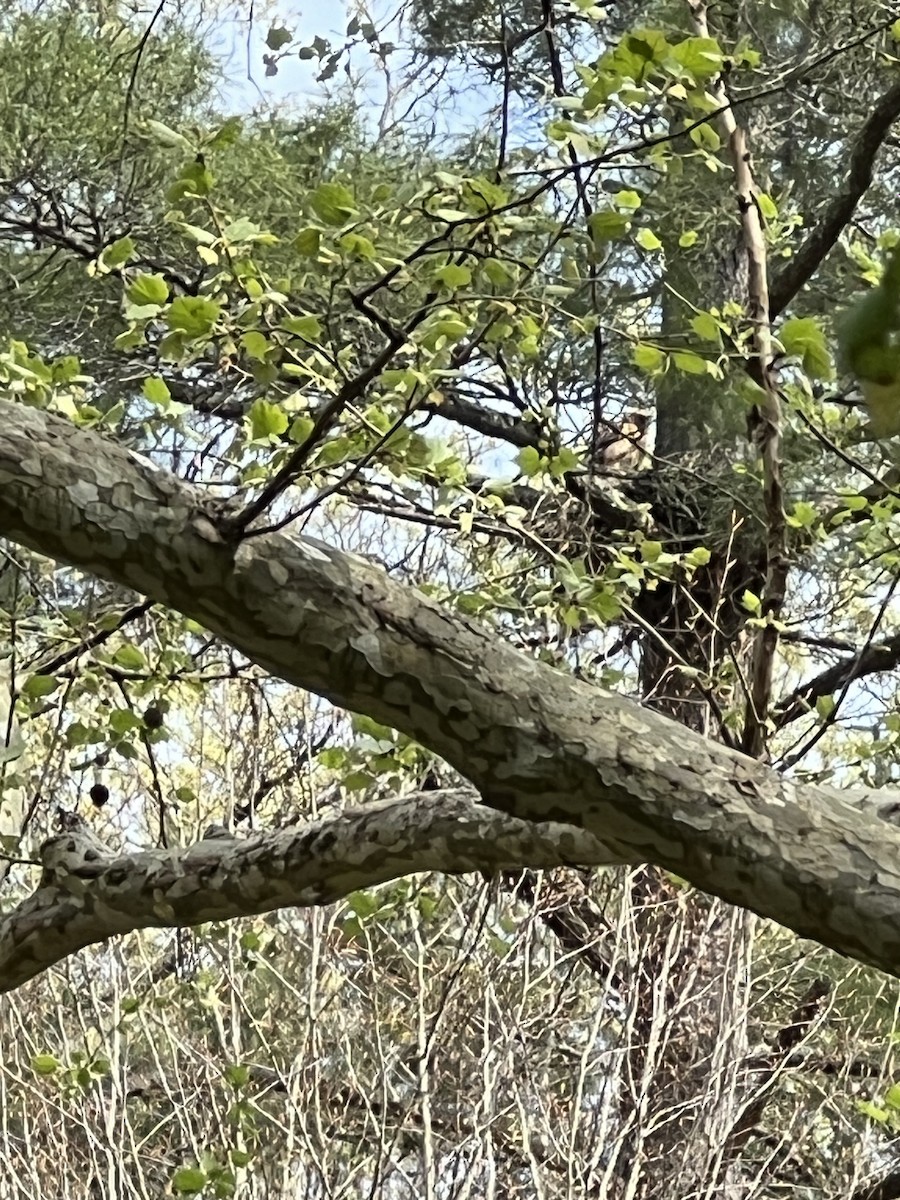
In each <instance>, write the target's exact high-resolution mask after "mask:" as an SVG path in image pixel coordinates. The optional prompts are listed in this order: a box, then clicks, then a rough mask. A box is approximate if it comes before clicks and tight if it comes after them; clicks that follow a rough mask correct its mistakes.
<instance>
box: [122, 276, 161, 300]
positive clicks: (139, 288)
mask: <svg viewBox="0 0 900 1200" xmlns="http://www.w3.org/2000/svg"><path fill="white" fill-rule="evenodd" d="M125 294H126V296H127V297H128V299H129V300H130V301H131V303H132V304H138V305H142V306H143V305H148V304H155V305H160V304H165V302H166V301H167V300H168V298H169V285H168V284H167V283H166V281H165V279H163V277H162V275H138V277H137V278H136V279H133V280H132V281H131V283H130V284H129V285H128V288H127V290H126V293H125Z"/></svg>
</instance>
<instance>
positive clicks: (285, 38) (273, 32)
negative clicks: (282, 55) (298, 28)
mask: <svg viewBox="0 0 900 1200" xmlns="http://www.w3.org/2000/svg"><path fill="white" fill-rule="evenodd" d="M293 36H294V35H293V34H292V33H291V32H290V30H288V29H285V27H284V26H283V25H273V26H272V28H271V29H270V30H269V32H268V33H267V34H266V45H267V46H268V48H269V49H270V50H280V49H281V48H282V47H283V46H287V45H288V43H289V42H290V41H291V40H292V39H293Z"/></svg>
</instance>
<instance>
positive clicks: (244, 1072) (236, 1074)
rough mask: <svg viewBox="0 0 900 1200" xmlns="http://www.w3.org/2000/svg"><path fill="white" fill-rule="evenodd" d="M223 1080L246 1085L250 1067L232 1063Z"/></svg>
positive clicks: (236, 1085) (227, 1068) (234, 1085)
mask: <svg viewBox="0 0 900 1200" xmlns="http://www.w3.org/2000/svg"><path fill="white" fill-rule="evenodd" d="M246 948H247V947H245V949H246ZM225 1080H226V1082H227V1083H230V1084H231V1086H232V1087H233V1088H235V1089H237V1088H242V1087H246V1086H247V1084H248V1083H249V1082H250V1068H249V1067H245V1066H243V1065H238V1064H236V1063H232V1064H231V1065H229V1066H227V1067H226V1068H225Z"/></svg>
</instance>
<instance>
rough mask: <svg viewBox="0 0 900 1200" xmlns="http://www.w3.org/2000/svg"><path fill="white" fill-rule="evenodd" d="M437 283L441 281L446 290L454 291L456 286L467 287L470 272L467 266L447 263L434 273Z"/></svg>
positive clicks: (470, 279) (469, 280)
mask: <svg viewBox="0 0 900 1200" xmlns="http://www.w3.org/2000/svg"><path fill="white" fill-rule="evenodd" d="M434 277H435V279H436V280H437V281H438V283H442V284H443V285H444V287H445V288H447V290H448V291H451V292H455V291H456V289H457V288H461V287H467V286H468V284H470V283H471V282H472V272H471V271H470V270H469V268H468V267H461V266H457V265H456V264H455V263H448V264H447V266H445V267H441V268H440V269H439V270H437V271H435V273H434Z"/></svg>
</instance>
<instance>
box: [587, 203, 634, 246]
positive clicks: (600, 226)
mask: <svg viewBox="0 0 900 1200" xmlns="http://www.w3.org/2000/svg"><path fill="white" fill-rule="evenodd" d="M588 228H589V229H590V231H591V234H592V235H593V237H594V240H595V241H597V242H612V241H615V240H616V239H617V238H620V237H624V236H625V234H626V233H627V232H628V231H629V229H630V228H631V221H630V220H629V218H628V217H627V216H625V214H624V213H620V212H615V210H614V209H611V208H608V209H603V210H601V211H600V212H595V213H592V214H591V216H590V217H588Z"/></svg>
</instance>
